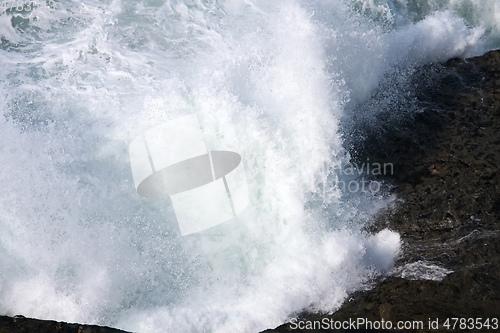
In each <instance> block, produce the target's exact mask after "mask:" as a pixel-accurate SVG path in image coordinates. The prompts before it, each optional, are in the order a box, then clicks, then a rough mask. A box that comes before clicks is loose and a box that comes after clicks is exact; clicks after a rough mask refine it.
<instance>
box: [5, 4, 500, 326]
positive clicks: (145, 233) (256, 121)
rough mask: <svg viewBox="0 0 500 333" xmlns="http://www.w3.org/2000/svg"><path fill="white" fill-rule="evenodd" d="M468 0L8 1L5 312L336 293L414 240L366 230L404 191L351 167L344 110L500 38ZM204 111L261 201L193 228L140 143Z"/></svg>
mask: <svg viewBox="0 0 500 333" xmlns="http://www.w3.org/2000/svg"><path fill="white" fill-rule="evenodd" d="M459 3H464V4H465V3H466V1H463V2H459V1H453V2H451V3H450V6H449V7H439V8H437V7H435V6H434V7H433V6H432V5H433V4H434V3H433V2H429V4H430V5H429V9H428V11H427V12H425V13H420V14H416V13H415V11H414V9H412V8H413V7H412V5H411V2H405V3H403V2H400V1H399V2H397V3H396V2H394V3H393V2H386V3H385V4H383V5H381V6H378V5H374V4H375V3H374V2H372V1H366V2H360V1H357V2H351V1H339V2H331V3H327V2H324V1H317V2H300V1H279V2H271V3H269V2H265V1H244V2H243V1H226V2H217V1H206V2H198V1H143V2H132V1H119V0H115V1H83V2H82V1H67V2H64V3H62V2H61V3H57V6H56V9H55V10H49V9H43V8H40V9H37V11H36V12H31V13H30V12H29V11H24V12H18V11H16V10H8V11H2V13H1V15H0V22H1V25H0V36H1V38H2V44H1V46H0V61H1V62H2V66H1V70H0V78H1V79H0V93H1V94H2V96H3V98H2V99H0V107H1V113H2V115H1V116H0V165H1V166H2V171H1V172H0V186H1V188H2V194H1V195H0V199H1V200H0V267H1V269H0V313H2V314H10V315H14V314H23V315H26V316H33V317H39V318H45V319H56V320H64V321H71V322H82V323H94V324H105V325H111V326H117V327H119V328H122V329H127V330H131V331H138V332H164V331H170V330H173V329H175V330H177V331H186V332H189V331H217V332H234V331H246V332H255V331H259V330H263V329H265V328H269V327H273V326H277V325H279V324H281V323H282V322H284V321H286V320H287V319H289V318H290V316H291V315H292V314H293V313H296V312H299V311H302V310H304V309H309V310H313V311H334V310H335V309H336V308H338V307H339V306H340V305H341V303H342V302H343V301H344V299H345V297H346V296H347V295H348V293H349V292H352V291H355V290H358V289H360V288H364V287H365V285H366V283H367V282H368V281H369V279H370V278H371V277H373V276H374V275H376V274H380V273H384V272H386V271H387V270H388V269H389V267H390V266H391V264H392V262H393V259H394V258H395V257H396V256H397V253H398V249H399V236H398V235H397V234H396V233H393V232H390V231H387V230H386V231H382V232H381V233H379V234H377V235H368V234H366V233H365V232H363V231H362V230H363V226H364V224H365V223H366V221H367V220H368V219H369V217H370V216H371V214H373V213H374V212H375V211H376V210H377V209H378V208H380V207H383V205H384V204H385V203H386V202H387V201H389V200H390V198H387V196H386V195H385V194H384V193H378V194H377V195H372V194H371V193H343V192H342V191H341V189H340V188H339V187H338V180H339V175H338V174H337V173H336V172H335V169H336V168H338V166H340V165H345V164H346V163H349V156H348V154H346V152H345V148H344V147H343V145H342V143H343V141H344V139H345V137H346V136H349V135H350V133H349V128H350V127H349V126H342V127H341V126H340V125H341V124H340V120H341V119H344V122H345V123H349V122H354V123H355V122H357V121H366V122H367V123H370V122H375V121H376V119H377V117H376V115H377V114H379V113H380V112H382V110H380V109H378V108H376V107H374V108H369V109H364V110H366V112H367V114H363V115H359V114H356V113H355V110H359V109H357V108H356V107H357V106H358V105H360V104H362V103H366V102H367V101H369V100H370V99H371V97H372V96H373V94H375V93H376V92H377V89H378V87H380V84H381V83H383V82H387V77H389V76H391V75H393V76H398V75H399V74H400V73H401V74H404V73H407V72H408V71H411V68H414V67H415V66H419V65H423V64H426V63H428V62H431V61H443V60H446V59H448V58H451V57H455V56H467V55H473V54H479V53H481V52H482V51H484V48H485V47H488V45H491V43H494V40H495V38H496V37H495V36H497V30H496V29H497V27H498V25H497V21H496V17H495V10H493V11H491V10H490V11H488V12H485V11H484V10H483V9H481V8H479V7H478V5H477V4H476V2H472V4H473V6H472V7H471V11H472V12H473V14H472V16H468V17H464V15H463V14H464V12H460V11H459V10H458V9H457V8H458V7H459V6H458V5H457V4H459ZM482 3H483V2H482ZM397 4H406V5H405V6H402V7H401V6H400V7H397V6H396V5H397ZM457 6H458V7H457ZM488 6H490V7H491V8H492V9H495V8H496V7H495V6H496V5H494V4H493V2H491V3H490V2H488ZM467 13H469V12H468V11H467ZM418 15H420V16H418ZM479 16H481V17H483V16H484V21H481V22H480V20H478V19H477V18H478V17H479ZM416 17H418V18H416ZM405 82H407V81H406V76H404V75H402V76H401V78H400V79H399V81H398V85H400V86H404V84H405ZM394 93H395V94H397V93H399V91H398V90H397V89H396V90H394ZM394 98H397V96H396V97H394ZM187 114H196V115H197V116H198V117H199V120H200V124H201V127H202V130H203V133H204V136H205V138H206V140H207V142H208V144H211V143H215V142H216V143H217V144H218V145H219V146H220V149H227V150H230V151H237V152H238V153H239V154H240V155H241V156H242V162H243V164H244V167H245V172H246V175H247V178H248V184H249V195H250V201H251V206H250V207H249V208H248V209H247V210H246V211H244V212H243V213H242V214H241V215H240V216H238V218H237V219H235V220H233V221H229V222H228V223H224V224H222V225H220V226H218V227H216V228H214V229H213V230H208V231H207V232H206V233H201V234H199V235H196V236H195V235H193V236H188V237H182V236H180V233H179V230H178V226H177V222H176V219H175V212H174V211H173V209H172V206H171V205H170V204H169V202H168V200H162V199H153V200H150V199H145V198H141V197H140V196H138V195H137V193H136V192H135V188H134V184H133V180H132V174H131V170H130V164H129V156H128V145H129V143H130V141H131V140H132V139H133V138H135V137H136V136H137V135H139V134H140V133H142V132H144V131H145V130H147V129H149V128H151V127H152V126H155V125H156V124H159V123H161V122H168V121H169V120H173V119H176V118H178V117H181V116H183V115H187ZM386 162H387V163H390V162H391V161H386Z"/></svg>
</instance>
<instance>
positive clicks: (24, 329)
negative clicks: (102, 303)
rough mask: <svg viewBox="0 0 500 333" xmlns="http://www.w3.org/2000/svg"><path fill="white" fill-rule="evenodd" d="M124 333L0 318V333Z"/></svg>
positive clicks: (90, 327)
mask: <svg viewBox="0 0 500 333" xmlns="http://www.w3.org/2000/svg"><path fill="white" fill-rule="evenodd" d="M56 332H57V333H126V332H125V331H120V330H117V329H114V328H110V327H101V326H95V325H80V324H69V323H64V322H58V321H51V320H38V319H31V318H25V317H23V316H15V317H7V316H0V333H56Z"/></svg>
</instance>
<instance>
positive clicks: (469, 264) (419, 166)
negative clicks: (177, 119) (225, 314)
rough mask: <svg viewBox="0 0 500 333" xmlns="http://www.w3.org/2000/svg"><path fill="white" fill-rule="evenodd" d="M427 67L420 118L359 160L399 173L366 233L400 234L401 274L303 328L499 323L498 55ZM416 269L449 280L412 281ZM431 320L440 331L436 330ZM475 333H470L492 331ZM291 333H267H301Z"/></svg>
mask: <svg viewBox="0 0 500 333" xmlns="http://www.w3.org/2000/svg"><path fill="white" fill-rule="evenodd" d="M431 67H432V66H431ZM431 67H429V68H427V70H429V71H431V72H432V74H428V73H427V74H426V73H420V75H430V76H432V79H434V80H435V81H433V80H431V81H432V83H431V84H425V85H422V86H421V87H420V90H419V91H418V100H419V103H420V104H421V105H425V109H424V111H423V112H422V113H419V114H417V115H416V116H415V117H414V118H413V119H412V120H411V121H408V122H405V123H404V124H402V125H400V126H396V127H394V126H391V128H396V129H391V131H389V132H385V134H383V135H368V139H367V140H366V141H365V142H364V143H363V145H362V152H361V154H358V158H360V159H361V160H362V159H366V157H369V158H370V161H373V162H374V163H375V162H379V163H383V162H384V161H391V162H392V163H393V164H394V169H395V170H394V174H393V175H392V176H391V177H390V178H389V179H388V181H389V182H390V183H392V184H394V185H395V188H394V189H393V192H394V193H395V194H396V195H397V197H398V200H397V201H396V202H395V204H393V205H392V206H391V207H389V208H388V209H386V210H385V211H384V212H382V213H381V214H380V216H378V218H377V219H376V220H375V221H374V223H373V225H371V227H370V229H372V230H374V231H376V230H380V229H382V228H390V229H392V230H395V231H398V232H399V233H400V234H401V237H402V242H403V253H402V255H401V257H400V258H399V259H398V261H397V262H396V270H395V272H396V274H394V275H393V276H391V277H387V278H385V279H383V280H382V281H381V282H379V283H378V284H377V285H376V287H375V288H373V289H371V290H369V291H364V292H358V293H356V294H355V295H352V297H351V298H350V300H349V301H347V302H346V303H345V304H344V305H343V306H342V307H341V308H340V309H339V310H338V311H337V312H335V313H334V314H332V315H327V314H324V315H322V314H311V313H307V312H305V313H302V314H300V315H298V317H299V318H300V319H301V320H309V321H314V320H316V321H318V320H322V319H323V318H328V319H332V320H336V321H345V320H347V321H348V320H349V319H352V320H356V319H357V318H366V319H367V320H370V321H380V320H382V319H383V320H385V321H391V322H394V323H396V322H398V321H422V322H423V323H424V329H422V330H418V332H439V331H446V332H448V331H463V330H464V329H459V327H458V326H456V330H452V329H451V328H450V329H448V328H447V327H445V326H443V325H444V324H445V323H446V319H447V318H467V319H468V320H469V318H474V320H475V318H482V319H481V320H480V322H483V323H484V322H485V319H486V318H490V320H491V318H499V317H500V172H499V166H500V51H492V52H488V53H486V54H484V55H483V56H480V57H475V58H470V59H466V60H458V59H453V60H450V61H448V62H447V63H445V64H443V65H436V66H434V67H432V68H431ZM424 71H425V69H424ZM358 148H360V147H358ZM417 268H418V269H419V270H420V274H422V271H423V270H425V269H426V268H428V270H429V274H431V275H432V274H436V271H437V272H438V273H439V272H440V269H441V270H442V271H441V272H445V273H443V276H444V275H446V276H445V277H444V279H443V280H442V281H435V280H439V279H434V280H413V279H412V274H413V273H414V272H415V270H416V269H417ZM446 273H449V274H446ZM430 278H432V276H431V277H430ZM429 319H431V320H432V321H434V322H435V320H436V319H439V321H438V323H439V325H438V326H436V327H435V328H434V327H432V329H430V328H429ZM499 319H500V318H499ZM468 323H470V322H468ZM490 323H491V322H490ZM479 326H480V325H478V324H477V325H476V324H474V325H472V326H470V327H472V328H473V329H471V330H469V331H474V332H479V331H484V332H492V331H495V330H493V329H492V327H490V328H489V329H488V328H487V327H483V328H479ZM291 328H292V327H291V325H290V324H285V325H282V326H280V327H278V328H276V329H274V330H267V331H265V332H291V331H293V332H297V330H292V329H291ZM381 331H382V330H381ZM410 331H412V330H405V332H410ZM308 332H323V330H320V329H319V330H308ZM325 332H326V331H325Z"/></svg>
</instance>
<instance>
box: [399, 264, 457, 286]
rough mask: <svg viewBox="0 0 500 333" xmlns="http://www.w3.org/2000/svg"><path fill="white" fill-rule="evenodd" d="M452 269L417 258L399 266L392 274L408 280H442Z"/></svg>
mask: <svg viewBox="0 0 500 333" xmlns="http://www.w3.org/2000/svg"><path fill="white" fill-rule="evenodd" d="M450 273H453V271H452V270H449V269H446V268H444V267H440V266H437V265H434V264H433V263H430V262H427V261H423V260H419V261H416V262H412V263H409V264H406V265H404V266H403V267H399V268H397V269H396V270H395V272H394V274H395V275H396V276H400V277H402V278H403V279H408V280H433V281H442V280H443V279H444V278H445V277H446V276H447V275H448V274H450Z"/></svg>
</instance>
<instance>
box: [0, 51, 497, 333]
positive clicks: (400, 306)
mask: <svg viewBox="0 0 500 333" xmlns="http://www.w3.org/2000/svg"><path fill="white" fill-rule="evenodd" d="M436 66H437V67H432V66H431V67H429V68H428V69H429V71H431V72H432V73H434V74H432V75H433V77H432V80H431V81H432V83H431V84H426V85H422V86H421V87H420V88H419V92H418V99H419V102H420V103H422V105H426V107H425V110H424V111H423V112H422V113H419V114H417V115H416V116H415V117H414V118H413V119H411V120H409V121H407V122H405V123H404V124H403V125H401V126H397V127H395V128H396V129H393V130H390V131H388V132H385V134H383V135H373V136H370V135H368V137H367V140H366V141H365V142H364V143H363V145H362V149H361V151H360V154H359V155H358V158H360V159H364V158H366V157H369V158H370V161H373V162H374V163H375V162H380V163H384V162H385V161H391V162H392V163H393V165H394V174H393V175H392V176H391V177H390V178H388V179H387V180H388V181H389V182H390V183H391V184H394V185H395V188H394V189H393V191H394V193H395V194H396V195H397V197H398V200H397V201H396V202H395V204H394V205H392V206H391V207H389V208H387V209H386V210H385V211H384V212H382V213H381V214H380V215H379V216H378V217H377V218H376V220H375V221H374V223H373V224H372V225H371V226H370V229H372V230H373V231H376V230H380V229H383V228H390V229H392V230H395V231H398V232H399V233H400V234H401V236H402V241H403V252H402V255H401V257H400V258H399V259H398V261H397V263H396V271H395V272H396V273H395V274H394V275H393V276H391V277H387V278H385V279H383V280H381V281H379V283H378V284H377V285H376V286H375V288H373V289H371V290H369V291H363V292H358V293H356V294H355V295H352V296H351V298H350V300H349V301H347V302H346V303H345V304H344V305H343V306H342V307H341V308H340V309H339V310H338V311H337V312H335V313H334V314H332V315H327V314H311V313H307V312H305V313H302V314H300V315H298V317H300V318H301V319H303V320H322V319H323V318H330V319H333V320H336V321H344V320H349V319H356V318H366V319H368V320H371V321H375V320H382V319H384V320H386V321H387V320H390V321H393V322H396V321H406V320H409V321H423V322H424V323H425V324H426V325H427V323H428V321H429V318H430V319H433V320H435V319H439V325H440V326H439V329H435V330H432V332H438V331H451V330H446V329H445V328H444V327H443V323H444V322H445V320H446V318H452V317H457V318H483V319H485V318H499V317H500V230H499V229H500V172H499V166H500V51H492V52H489V53H486V54H485V55H483V56H481V57H476V58H471V59H467V60H451V61H448V62H447V63H445V64H443V65H436ZM424 71H425V69H424ZM424 74H425V73H424ZM358 148H359V147H358ZM425 267H428V268H429V274H431V275H432V274H435V273H436V267H441V269H442V270H443V272H444V273H443V276H444V275H446V276H445V277H444V279H442V281H437V280H438V279H434V280H414V279H412V274H413V271H414V270H415V269H416V268H419V269H420V271H422V269H425ZM499 319H500V318H499ZM476 328H477V327H476ZM291 331H293V332H297V331H298V330H292V328H291V326H290V324H284V325H282V326H280V327H278V328H276V329H273V330H267V331H265V332H291ZM313 331H315V332H322V330H309V332H313ZM405 331H411V330H405ZM424 331H430V330H429V329H428V328H427V329H424V330H419V332H424ZM457 331H458V330H457ZM472 331H481V330H480V329H474V330H472ZM482 331H486V332H492V331H494V330H491V329H490V330H487V329H482ZM7 332H14V333H16V332H43V333H45V332H46V333H52V332H65V333H66V332H67V333H70V332H78V333H85V332H86V333H94V332H95V333H108V332H110V333H111V332H123V331H120V330H116V329H112V328H108V327H99V326H89V325H79V324H67V323H61V322H55V321H41V320H36V319H27V318H24V317H22V316H16V317H13V318H12V317H5V316H0V333H7Z"/></svg>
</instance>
